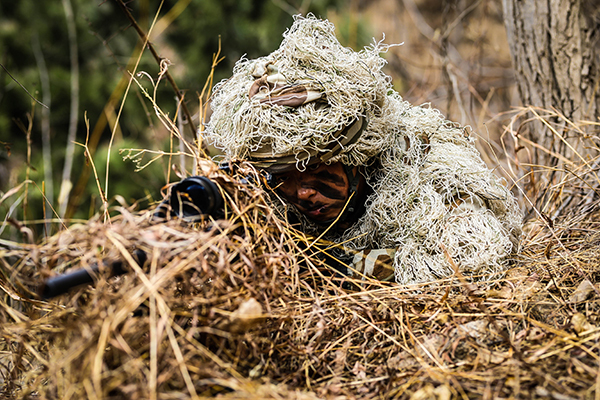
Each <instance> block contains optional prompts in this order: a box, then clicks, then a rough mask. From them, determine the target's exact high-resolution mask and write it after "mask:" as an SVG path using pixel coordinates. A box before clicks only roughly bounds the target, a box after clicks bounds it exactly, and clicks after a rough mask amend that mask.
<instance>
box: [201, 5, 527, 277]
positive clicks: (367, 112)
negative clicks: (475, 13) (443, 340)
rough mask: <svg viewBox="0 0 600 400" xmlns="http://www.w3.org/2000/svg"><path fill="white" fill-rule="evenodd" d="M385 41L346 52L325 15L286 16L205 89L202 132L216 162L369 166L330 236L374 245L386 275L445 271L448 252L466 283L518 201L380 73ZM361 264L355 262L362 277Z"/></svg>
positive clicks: (497, 245) (460, 134)
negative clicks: (207, 108) (266, 39)
mask: <svg viewBox="0 0 600 400" xmlns="http://www.w3.org/2000/svg"><path fill="white" fill-rule="evenodd" d="M388 48H389V46H388V45H384V44H382V43H373V44H372V45H371V46H368V47H366V48H365V49H364V50H362V51H359V52H355V51H354V50H352V49H348V48H344V47H342V46H341V45H340V43H339V42H338V40H337V39H336V37H335V34H334V26H333V25H332V24H331V23H330V22H328V21H323V20H319V19H316V18H315V17H313V16H309V17H306V18H303V17H296V18H295V22H294V24H293V25H292V27H291V28H290V29H289V30H288V31H287V32H286V33H285V34H284V40H283V42H282V43H281V46H280V48H279V49H278V50H276V51H274V52H273V53H271V54H270V55H268V56H265V57H261V58H259V59H257V60H247V59H242V60H240V61H238V63H237V64H236V66H235V68H234V71H233V76H232V77H231V78H230V79H228V80H226V81H223V82H220V83H219V84H217V85H216V86H215V89H214V97H213V102H212V108H213V114H212V117H211V120H210V123H209V125H208V127H207V131H206V132H205V133H204V135H205V137H206V138H207V139H208V140H209V142H211V143H212V144H213V145H215V146H216V147H217V148H219V149H221V150H222V151H223V153H224V154H225V156H226V157H227V158H228V159H232V160H235V159H237V160H249V161H251V162H253V163H255V164H256V165H257V166H259V167H270V168H277V167H278V166H279V167H281V166H283V167H285V168H289V167H290V166H292V167H295V168H298V169H299V170H303V169H304V168H305V167H306V165H308V164H310V163H312V162H327V163H333V162H337V161H340V162H342V163H344V164H345V165H353V166H369V167H367V168H366V179H367V182H368V184H369V185H370V186H371V187H372V188H373V194H372V195H370V196H369V197H368V198H367V201H366V212H365V213H364V215H363V216H362V217H361V218H360V220H359V221H358V222H357V223H355V224H354V225H352V226H351V227H350V228H349V229H348V230H346V231H345V232H343V234H342V235H341V236H339V237H337V238H334V239H335V240H337V241H339V242H344V243H345V245H346V246H347V247H348V248H350V249H352V250H355V251H356V252H358V254H359V255H360V254H368V253H369V252H370V251H372V250H375V249H382V250H381V251H379V253H381V254H386V255H387V256H389V257H390V258H391V259H392V260H393V268H394V275H395V280H396V281H397V282H398V283H402V284H408V283H420V282H429V281H433V280H436V279H439V278H442V277H447V276H451V275H452V274H453V273H454V270H453V268H452V264H451V263H450V262H449V261H448V256H450V257H451V258H452V260H453V261H454V263H455V264H456V265H458V266H459V268H460V270H461V271H462V273H463V274H465V275H467V276H469V277H471V278H472V279H474V280H484V279H490V278H492V277H494V276H495V275H497V274H498V273H500V272H502V271H503V269H505V267H506V261H507V258H508V257H510V256H511V254H513V253H514V252H515V251H516V250H517V247H518V240H519V236H520V234H521V220H522V216H521V213H520V210H519V207H518V205H517V203H516V201H515V199H514V198H513V196H512V194H511V193H510V192H509V190H508V189H507V188H506V185H505V182H504V181H503V180H501V179H500V178H498V177H497V176H495V175H494V174H493V173H492V172H491V171H490V170H489V169H488V168H487V166H486V165H485V163H484V162H483V161H482V159H481V156H480V154H479V152H478V151H477V150H476V149H475V146H474V144H473V142H474V139H473V138H472V137H470V136H469V133H468V131H467V130H466V129H463V128H461V127H459V126H457V125H456V124H454V123H451V122H449V121H447V120H445V118H444V117H443V116H442V115H441V113H440V112H439V111H438V110H435V109H433V108H431V107H429V106H428V105H424V106H413V105H411V104H409V103H408V102H406V101H404V100H403V99H402V97H401V96H400V95H399V94H398V93H397V92H396V91H394V89H393V88H392V85H391V78H390V77H389V76H387V75H386V74H384V73H383V72H382V68H383V66H384V65H385V64H386V62H385V60H384V59H383V58H382V57H381V56H380V53H382V52H385V51H387V50H388ZM303 220H304V223H305V226H306V229H307V230H311V229H315V230H318V229H317V227H316V226H315V225H314V224H311V222H310V221H309V220H308V219H306V218H304V219H303ZM361 251H362V252H361ZM367 264H368V259H367V258H365V259H364V260H362V261H361V260H360V257H358V258H355V267H357V268H358V269H359V270H361V271H364V272H366V273H368V272H369V268H368V266H367Z"/></svg>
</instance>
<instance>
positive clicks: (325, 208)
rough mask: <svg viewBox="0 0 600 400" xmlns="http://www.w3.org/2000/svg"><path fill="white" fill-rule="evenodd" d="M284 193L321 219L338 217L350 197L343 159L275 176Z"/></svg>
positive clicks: (318, 219) (310, 216) (280, 191)
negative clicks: (302, 170)
mask: <svg viewBox="0 0 600 400" xmlns="http://www.w3.org/2000/svg"><path fill="white" fill-rule="evenodd" d="M273 177H274V178H275V182H276V188H277V190H278V192H279V193H280V194H281V196H282V197H283V198H284V199H285V200H286V201H288V202H289V203H291V204H293V205H295V206H296V207H297V208H298V210H300V212H302V213H303V214H304V215H306V216H307V217H309V218H310V219H312V220H314V221H317V222H325V221H327V220H330V219H333V218H335V217H337V216H338V215H339V214H340V212H341V211H342V209H343V208H344V205H345V204H346V201H347V200H348V196H349V193H348V192H349V191H350V184H349V183H348V177H347V176H346V173H345V172H344V166H343V165H342V164H341V163H335V164H331V165H326V164H317V165H316V166H311V167H308V168H307V169H306V171H304V172H300V171H298V170H293V171H290V172H286V173H283V174H277V175H274V176H273Z"/></svg>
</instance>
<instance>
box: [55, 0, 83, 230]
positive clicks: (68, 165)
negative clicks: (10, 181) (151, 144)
mask: <svg viewBox="0 0 600 400" xmlns="http://www.w3.org/2000/svg"><path fill="white" fill-rule="evenodd" d="M62 4H63V8H64V10H65V18H66V20H67V30H68V32H69V57H70V60H71V111H70V117H69V134H68V136H67V147H66V151H65V165H64V168H63V173H62V181H61V185H60V193H59V195H58V215H59V216H60V217H61V218H62V217H64V216H65V213H66V211H67V204H68V201H69V194H70V193H71V188H72V187H73V182H72V181H71V170H72V168H73V156H74V154H75V140H76V136H77V122H78V120H79V116H78V114H79V61H78V51H77V29H76V27H75V18H74V16H73V7H72V5H71V0H62Z"/></svg>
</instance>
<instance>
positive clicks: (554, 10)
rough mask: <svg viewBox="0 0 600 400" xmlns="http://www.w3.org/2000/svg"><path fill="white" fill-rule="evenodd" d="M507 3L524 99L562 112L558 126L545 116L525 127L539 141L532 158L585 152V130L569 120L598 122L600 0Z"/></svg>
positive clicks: (551, 161)
mask: <svg viewBox="0 0 600 400" xmlns="http://www.w3.org/2000/svg"><path fill="white" fill-rule="evenodd" d="M502 3H503V8H504V21H505V25H506V30H507V35H508V42H509V45H510V50H511V56H512V60H513V65H514V68H515V74H516V77H517V83H518V88H519V94H520V97H521V101H522V104H523V105H524V106H533V107H540V108H542V109H545V110H553V109H555V110H556V111H557V112H558V113H557V114H554V116H553V117H552V118H549V119H548V120H547V121H548V122H549V123H550V125H552V126H553V127H554V128H555V132H553V131H552V130H550V129H548V125H546V124H542V123H541V122H538V123H534V124H529V125H528V132H526V131H523V132H522V134H523V135H526V136H528V139H529V140H530V141H531V142H533V143H535V144H537V145H538V146H535V145H533V146H530V154H531V161H532V162H533V163H535V164H541V165H556V164H557V163H558V161H559V158H557V157H556V156H555V155H556V154H560V155H562V156H564V157H565V158H567V159H572V158H573V157H574V156H575V157H577V155H576V154H574V150H573V149H575V150H576V151H577V152H578V153H580V154H582V155H585V153H586V149H585V147H589V144H588V145H587V146H586V145H584V143H583V141H582V137H581V136H582V135H580V134H578V133H577V130H576V129H572V125H571V124H570V123H569V122H568V121H567V120H569V121H570V122H573V123H574V124H576V125H577V124H580V123H581V121H583V120H591V121H596V122H598V110H599V109H600V107H599V106H600V103H599V99H598V96H597V91H598V81H599V77H600V74H599V68H600V65H599V63H598V39H599V37H600V31H599V23H598V16H599V15H600V12H599V11H598V7H599V5H600V4H597V3H600V2H599V1H598V0H502ZM560 114H562V116H564V117H565V118H561V117H560ZM529 116H531V115H529ZM533 116H534V117H535V115H533ZM536 118H537V117H536ZM561 137H562V138H561ZM563 138H565V139H566V140H563ZM565 142H568V143H569V145H567V143H565ZM571 147H573V149H572V148H571ZM544 149H545V150H544ZM552 153H554V155H553V154H552ZM563 161H564V158H563Z"/></svg>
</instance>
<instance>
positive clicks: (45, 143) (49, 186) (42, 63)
mask: <svg viewBox="0 0 600 400" xmlns="http://www.w3.org/2000/svg"><path fill="white" fill-rule="evenodd" d="M32 40H33V43H32V46H31V47H32V50H33V54H34V56H35V61H36V64H37V67H38V71H39V72H40V81H41V84H42V102H43V103H44V104H46V106H47V108H46V107H42V154H43V159H44V182H45V185H44V187H45V197H46V198H47V199H48V200H49V201H50V202H52V201H54V183H53V178H52V149H51V146H52V143H51V142H52V141H51V139H50V110H51V105H52V95H51V93H50V77H49V76H48V68H47V67H46V60H45V59H44V53H43V52H42V48H41V46H40V41H39V37H38V33H37V32H35V33H34V35H33V39H32ZM44 209H45V212H44V218H45V219H46V222H45V223H44V225H45V229H46V233H47V234H50V229H51V226H52V224H51V222H50V220H51V218H52V212H51V209H50V208H49V207H44Z"/></svg>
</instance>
